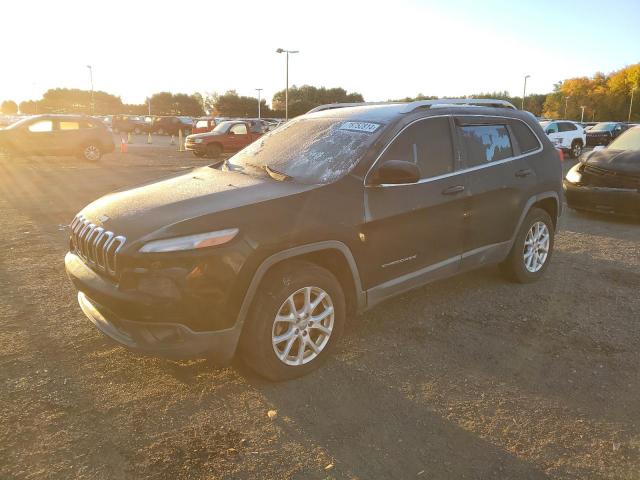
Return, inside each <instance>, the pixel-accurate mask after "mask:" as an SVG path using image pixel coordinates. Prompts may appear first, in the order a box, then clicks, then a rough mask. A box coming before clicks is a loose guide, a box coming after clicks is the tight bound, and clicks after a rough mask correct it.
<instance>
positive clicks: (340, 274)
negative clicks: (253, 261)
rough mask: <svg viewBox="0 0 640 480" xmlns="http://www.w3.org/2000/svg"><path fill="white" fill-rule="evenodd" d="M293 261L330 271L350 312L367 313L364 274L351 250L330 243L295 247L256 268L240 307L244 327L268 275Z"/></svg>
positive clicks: (241, 321)
mask: <svg viewBox="0 0 640 480" xmlns="http://www.w3.org/2000/svg"><path fill="white" fill-rule="evenodd" d="M290 260H306V261H309V262H312V263H314V264H316V265H319V266H321V267H323V268H326V269H327V270H329V271H330V272H331V273H333V274H334V275H335V276H336V278H337V279H338V281H339V282H340V285H341V286H342V288H343V291H344V293H345V299H346V301H347V311H348V312H349V313H350V314H351V313H357V312H360V311H362V310H364V308H365V306H366V294H365V292H364V291H363V290H362V283H361V281H360V274H359V272H358V267H357V265H356V262H355V259H354V257H353V254H352V253H351V250H350V249H349V247H347V246H346V245H345V244H344V243H342V242H340V241H337V240H328V241H324V242H317V243H312V244H307V245H300V246H297V247H293V248H290V249H287V250H283V251H281V252H278V253H275V254H273V255H271V256H270V257H268V258H266V259H265V260H264V261H263V262H262V263H261V264H260V266H259V267H258V268H257V269H256V272H255V273H254V275H253V278H252V279H251V282H250V283H249V287H248V289H247V292H246V293H245V296H244V299H243V301H242V305H241V306H240V312H239V314H238V323H239V325H240V326H241V325H242V324H244V321H245V319H246V317H247V315H248V313H249V309H250V308H251V305H252V303H253V300H254V298H255V295H256V293H257V291H258V288H259V287H260V284H261V282H262V280H263V278H264V277H265V275H266V274H267V273H268V272H269V271H270V270H271V269H272V268H274V267H275V266H276V265H280V264H282V263H283V262H286V261H290Z"/></svg>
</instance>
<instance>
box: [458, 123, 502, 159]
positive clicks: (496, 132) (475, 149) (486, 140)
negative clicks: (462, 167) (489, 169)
mask: <svg viewBox="0 0 640 480" xmlns="http://www.w3.org/2000/svg"><path fill="white" fill-rule="evenodd" d="M458 131H459V133H460V138H461V140H462V144H463V146H464V149H465V152H466V154H467V165H468V166H470V167H472V166H475V165H483V164H486V163H490V162H497V161H499V160H504V159H505V158H509V157H512V156H513V149H512V148H511V139H510V138H509V131H508V130H507V127H506V126H505V125H465V126H461V127H458Z"/></svg>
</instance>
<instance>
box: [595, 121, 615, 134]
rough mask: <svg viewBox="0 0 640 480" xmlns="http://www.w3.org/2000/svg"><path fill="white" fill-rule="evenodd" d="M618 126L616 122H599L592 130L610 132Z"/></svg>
mask: <svg viewBox="0 0 640 480" xmlns="http://www.w3.org/2000/svg"><path fill="white" fill-rule="evenodd" d="M615 126H616V124H615V123H610V122H605V123H597V124H596V125H594V126H593V127H592V128H591V131H592V132H610V131H611V130H613V128H614V127H615Z"/></svg>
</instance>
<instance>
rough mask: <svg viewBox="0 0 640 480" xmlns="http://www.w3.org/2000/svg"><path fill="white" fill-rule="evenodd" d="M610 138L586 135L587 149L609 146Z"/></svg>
mask: <svg viewBox="0 0 640 480" xmlns="http://www.w3.org/2000/svg"><path fill="white" fill-rule="evenodd" d="M609 143H611V137H610V136H609V135H587V147H597V146H599V145H604V146H606V145H609Z"/></svg>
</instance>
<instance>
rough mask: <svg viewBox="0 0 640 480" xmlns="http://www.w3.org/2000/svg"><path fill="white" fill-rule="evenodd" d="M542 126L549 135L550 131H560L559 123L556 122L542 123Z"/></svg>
mask: <svg viewBox="0 0 640 480" xmlns="http://www.w3.org/2000/svg"><path fill="white" fill-rule="evenodd" d="M540 125H542V128H544V133H546V134H547V135H549V134H550V133H558V124H557V123H555V122H551V123H546V124H545V123H541V124H540Z"/></svg>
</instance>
